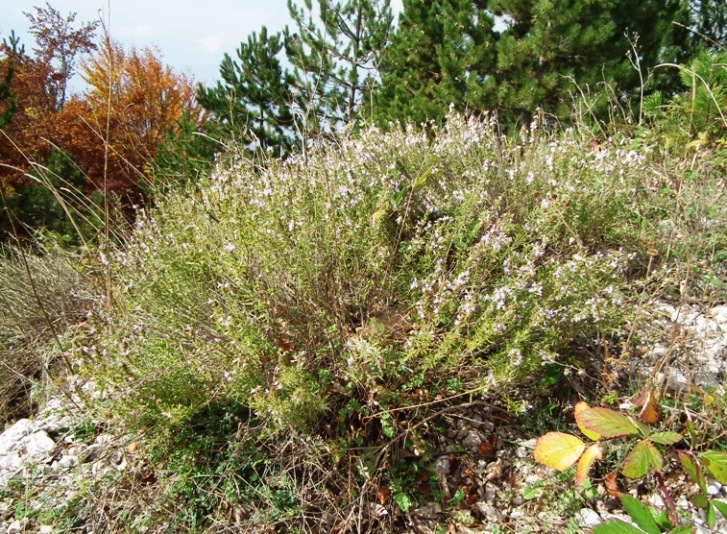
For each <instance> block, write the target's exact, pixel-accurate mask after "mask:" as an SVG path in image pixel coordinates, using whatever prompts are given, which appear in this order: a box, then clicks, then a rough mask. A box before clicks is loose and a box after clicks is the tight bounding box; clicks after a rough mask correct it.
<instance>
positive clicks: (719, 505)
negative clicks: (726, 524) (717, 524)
mask: <svg viewBox="0 0 727 534" xmlns="http://www.w3.org/2000/svg"><path fill="white" fill-rule="evenodd" d="M712 504H713V505H714V507H715V508H716V509H717V510H719V513H720V514H722V517H724V518H725V519H727V503H725V502H722V501H717V500H713V501H712Z"/></svg>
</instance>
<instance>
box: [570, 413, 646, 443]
mask: <svg viewBox="0 0 727 534" xmlns="http://www.w3.org/2000/svg"><path fill="white" fill-rule="evenodd" d="M576 421H577V422H578V424H579V426H580V425H583V426H584V427H585V428H587V429H588V430H592V431H593V432H597V433H598V434H600V435H601V436H602V437H604V438H606V439H609V438H617V437H620V436H629V435H634V434H638V433H639V428H638V427H637V426H636V425H635V424H634V422H633V421H632V420H631V419H629V418H628V417H626V416H625V415H624V414H622V413H619V412H615V411H613V410H610V409H608V408H588V409H587V410H583V411H581V412H580V413H578V414H577V415H576Z"/></svg>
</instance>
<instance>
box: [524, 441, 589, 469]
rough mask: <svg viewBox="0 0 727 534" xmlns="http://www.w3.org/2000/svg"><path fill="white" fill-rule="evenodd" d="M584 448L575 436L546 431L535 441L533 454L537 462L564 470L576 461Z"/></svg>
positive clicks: (583, 444)
mask: <svg viewBox="0 0 727 534" xmlns="http://www.w3.org/2000/svg"><path fill="white" fill-rule="evenodd" d="M585 448H586V445H585V443H583V442H582V441H581V440H580V439H578V438H577V437H575V436H571V435H570V434H563V433H562V432H548V433H547V434H545V435H543V436H540V438H539V439H538V441H537V442H536V443H535V450H533V456H534V457H535V460H536V461H537V462H540V463H541V464H543V465H545V466H547V467H550V468H551V469H556V470H558V471H564V470H566V469H568V468H569V467H570V466H572V465H573V464H574V463H576V461H577V460H578V458H580V456H581V454H583V451H584V450H585Z"/></svg>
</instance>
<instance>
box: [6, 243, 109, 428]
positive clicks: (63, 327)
mask: <svg viewBox="0 0 727 534" xmlns="http://www.w3.org/2000/svg"><path fill="white" fill-rule="evenodd" d="M79 265H80V262H79V261H78V258H76V257H75V256H73V255H71V254H69V253H64V252H61V251H59V250H43V249H41V250H36V251H34V252H31V251H27V252H21V251H19V250H18V249H17V248H14V247H10V246H3V247H2V248H0V424H5V423H8V422H12V421H13V420H14V419H18V418H20V417H27V416H29V415H30V414H31V413H32V412H33V399H32V398H31V396H30V392H31V388H32V386H33V384H35V383H37V382H38V381H40V380H41V378H43V377H46V378H47V377H48V376H49V375H51V376H52V375H53V374H55V373H53V369H54V368H55V367H57V364H58V363H59V361H61V360H60V358H61V353H62V351H63V350H65V348H66V347H65V344H66V343H65V342H64V339H65V336H66V333H67V329H68V328H69V327H70V326H72V325H74V324H77V323H79V322H81V321H83V320H85V319H86V316H87V314H88V313H90V312H91V311H92V310H94V309H95V307H96V306H97V304H98V302H99V296H98V293H97V292H96V290H95V287H94V286H95V284H94V281H93V280H92V279H91V278H89V277H88V276H86V275H84V274H83V273H82V272H80V270H79Z"/></svg>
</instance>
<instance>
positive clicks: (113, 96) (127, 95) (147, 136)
mask: <svg viewBox="0 0 727 534" xmlns="http://www.w3.org/2000/svg"><path fill="white" fill-rule="evenodd" d="M1 46H2V45H0V47H1ZM0 52H4V53H0V73H4V72H5V71H6V69H7V66H8V65H9V64H10V62H11V61H12V64H13V70H14V75H13V78H12V80H11V92H12V95H13V96H15V103H16V108H17V111H16V112H15V114H14V115H13V116H12V119H11V120H10V122H9V123H8V124H7V125H6V126H5V128H4V129H3V130H2V132H0V185H1V186H2V188H3V191H4V192H5V193H7V194H8V195H9V196H10V197H11V196H13V195H14V194H17V192H18V191H20V190H21V189H22V188H23V187H24V186H27V185H32V184H33V181H32V180H31V179H29V177H28V176H27V175H28V173H30V172H31V171H32V170H33V169H34V168H38V167H42V166H44V165H45V164H46V162H47V161H48V159H49V156H50V154H51V152H52V151H53V150H54V149H56V150H60V151H62V152H63V153H65V154H67V155H68V156H70V157H71V158H72V160H73V164H74V165H76V166H77V167H78V169H79V170H80V171H81V172H82V173H83V175H84V176H85V182H84V184H83V185H82V189H83V193H85V194H87V195H88V194H91V193H93V192H95V191H97V190H101V191H103V190H104V185H105V186H106V188H107V190H108V191H109V192H110V193H111V194H112V195H113V196H116V197H118V198H120V199H121V201H122V204H123V205H124V206H125V207H129V205H130V204H133V203H137V202H140V201H142V200H143V195H142V193H141V191H142V185H143V183H144V182H145V181H150V176H149V171H148V169H149V168H150V163H151V162H152V161H153V160H154V158H155V157H156V153H157V147H158V145H159V144H160V143H161V142H162V141H164V139H165V137H166V135H167V134H168V133H170V132H174V131H176V129H177V121H179V120H180V119H181V118H182V117H183V116H184V114H185V113H187V114H189V115H190V116H191V117H192V119H193V120H195V121H197V123H198V124H201V122H202V121H203V120H204V115H203V113H202V112H201V111H200V109H199V108H198V107H197V105H196V103H195V99H194V93H195V88H194V83H193V80H192V79H191V78H189V77H187V76H185V75H182V74H177V73H176V72H175V71H174V70H173V69H171V68H170V67H168V66H166V65H164V63H163V62H162V60H161V58H160V54H159V53H157V52H154V51H152V50H148V49H146V50H142V51H137V50H131V51H127V50H125V49H124V48H123V47H122V46H121V45H119V44H117V43H112V42H106V43H105V44H102V45H101V46H100V47H99V48H98V49H96V51H95V52H94V53H93V55H91V56H90V57H89V58H88V59H87V60H86V61H85V62H83V63H82V64H81V75H82V78H83V80H84V81H85V83H86V87H85V89H84V90H83V92H80V93H76V94H71V95H69V96H67V97H66V98H65V99H64V100H63V102H61V103H60V104H59V99H58V98H54V97H53V95H52V94H49V91H48V85H47V80H48V76H49V74H48V73H49V70H50V69H51V66H49V65H47V64H45V63H44V62H43V61H41V60H40V59H37V58H36V57H31V56H30V55H27V54H20V53H14V52H13V51H12V50H11V49H9V48H8V47H5V48H3V49H2V50H0ZM38 57H42V55H40V54H39V55H38ZM107 121H108V129H107ZM107 148H108V151H107ZM61 178H62V177H61Z"/></svg>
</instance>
